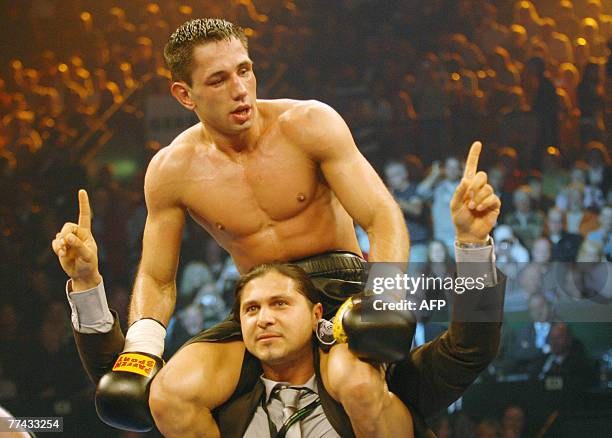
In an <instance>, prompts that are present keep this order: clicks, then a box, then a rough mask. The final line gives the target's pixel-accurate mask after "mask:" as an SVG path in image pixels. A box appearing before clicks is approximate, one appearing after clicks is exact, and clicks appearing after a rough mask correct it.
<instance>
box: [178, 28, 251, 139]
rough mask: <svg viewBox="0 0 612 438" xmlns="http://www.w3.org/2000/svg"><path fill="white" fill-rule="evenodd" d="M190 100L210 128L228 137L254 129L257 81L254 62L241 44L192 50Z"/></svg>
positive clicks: (209, 45)
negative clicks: (252, 127)
mask: <svg viewBox="0 0 612 438" xmlns="http://www.w3.org/2000/svg"><path fill="white" fill-rule="evenodd" d="M193 63H194V65H193V71H192V74H191V78H192V86H191V87H190V97H191V100H192V102H193V105H194V108H193V109H194V110H195V112H196V113H197V114H198V116H199V117H200V119H201V120H202V122H204V124H205V125H206V126H207V129H213V130H216V131H219V132H220V133H222V134H225V135H232V134H234V135H235V134H239V133H240V132H243V131H245V130H247V129H249V128H250V127H251V126H252V125H253V121H254V115H255V111H256V107H255V101H256V86H257V84H256V80H255V75H254V73H253V62H252V61H251V59H250V58H249V54H248V52H247V50H246V49H245V48H244V46H243V45H242V43H241V42H240V41H239V40H238V39H236V38H232V39H231V40H229V41H225V40H224V41H216V42H209V43H206V44H202V45H199V46H196V47H195V48H194V50H193Z"/></svg>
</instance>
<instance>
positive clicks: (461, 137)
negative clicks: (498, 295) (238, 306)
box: [0, 0, 612, 437]
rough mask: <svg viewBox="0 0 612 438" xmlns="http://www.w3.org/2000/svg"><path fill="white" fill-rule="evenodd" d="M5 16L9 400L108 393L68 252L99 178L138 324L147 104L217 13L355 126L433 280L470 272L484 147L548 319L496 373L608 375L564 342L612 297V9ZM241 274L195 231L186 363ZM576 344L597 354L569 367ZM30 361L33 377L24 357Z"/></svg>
mask: <svg viewBox="0 0 612 438" xmlns="http://www.w3.org/2000/svg"><path fill="white" fill-rule="evenodd" d="M0 4H1V6H2V8H3V11H4V13H3V15H2V17H1V18H0V22H1V23H2V26H3V27H2V29H3V30H2V32H3V33H4V34H5V36H6V37H8V39H10V40H11V41H14V44H11V46H10V47H6V48H3V51H2V53H1V54H0V117H1V118H2V123H0V181H1V182H2V188H3V190H2V193H3V199H4V201H3V202H2V203H0V209H1V213H2V214H1V215H0V231H1V233H0V237H1V240H0V256H1V258H2V260H3V263H2V266H1V267H0V273H1V278H0V287H1V288H2V291H3V292H2V300H1V302H0V306H1V307H0V403H6V402H7V401H11V400H13V401H14V400H19V399H21V400H44V399H49V400H51V399H53V400H57V399H58V398H60V399H61V398H62V397H64V398H70V397H91V387H90V385H89V384H88V383H87V381H86V378H85V376H84V375H83V374H82V373H81V372H80V367H79V365H78V358H77V355H76V352H75V350H74V347H73V344H72V342H71V335H70V324H69V315H68V307H67V305H66V303H65V298H64V297H63V296H62V292H61V289H63V288H64V282H65V277H64V275H63V273H62V272H61V270H60V267H59V265H58V263H57V262H56V260H55V256H54V254H53V253H52V251H51V248H50V242H51V240H52V237H53V236H54V235H55V233H56V232H57V231H58V230H59V227H60V226H61V225H62V224H63V223H64V222H65V221H67V220H74V218H76V213H77V212H76V207H77V201H76V193H77V189H78V188H81V187H85V188H87V189H88V191H89V193H90V197H91V203H92V206H93V209H94V221H93V232H94V236H95V237H96V239H97V241H98V246H99V251H100V262H101V265H102V268H101V270H102V272H103V275H104V278H105V284H106V288H107V293H108V295H109V301H110V304H111V307H113V308H115V309H117V310H118V311H119V314H120V317H121V318H122V322H123V326H124V327H125V324H126V318H127V306H128V302H129V295H130V288H131V281H132V280H133V278H134V274H135V270H136V268H137V264H138V259H139V254H140V245H141V242H140V241H141V237H142V231H143V227H144V220H145V217H146V208H145V206H144V201H143V176H144V169H146V164H147V162H148V160H149V159H150V157H151V156H152V155H153V154H154V153H155V152H156V151H157V150H159V148H160V147H163V146H165V145H163V144H160V143H159V142H156V141H152V140H150V139H149V137H148V136H147V134H146V132H145V131H146V127H145V116H146V108H145V104H144V102H145V100H146V98H147V97H148V96H155V95H168V83H169V82H168V81H169V73H168V71H167V70H166V68H165V66H164V64H163V60H162V56H161V55H162V48H163V45H164V44H165V41H166V39H167V37H168V36H169V34H170V33H171V32H172V31H173V30H174V29H175V28H176V27H177V26H178V25H180V24H181V23H183V22H184V21H186V20H188V19H190V18H192V17H196V16H217V17H224V18H227V19H230V20H232V21H235V22H237V23H239V24H240V25H241V26H242V27H244V28H245V29H246V32H247V35H248V36H249V51H250V55H251V58H252V59H253V60H254V62H255V72H256V75H257V78H258V95H259V97H261V98H280V97H287V98H295V99H317V100H321V101H323V102H325V103H328V104H330V105H331V106H333V107H334V108H336V109H337V110H338V111H339V112H340V113H341V114H342V116H343V117H344V118H345V120H346V121H347V123H348V125H349V126H350V128H351V131H352V133H353V136H354V138H355V141H356V143H357V145H358V147H359V148H360V150H361V151H362V152H363V154H364V155H365V156H366V157H367V158H368V159H369V161H370V162H371V163H372V164H373V165H374V167H375V168H376V170H377V171H378V172H379V173H380V175H381V177H382V178H383V179H384V180H385V182H386V184H387V185H388V187H389V189H390V191H391V192H392V194H393V195H394V196H395V197H396V199H397V201H398V203H399V204H400V206H401V208H402V210H403V212H404V215H405V218H406V222H407V224H408V227H409V231H410V235H411V242H412V244H411V254H410V259H411V262H412V267H411V269H413V271H420V272H424V273H429V274H434V275H443V274H445V273H448V272H450V271H451V270H452V258H453V256H454V250H453V242H454V227H453V225H452V222H451V217H450V210H449V201H450V198H451V196H452V193H453V192H454V190H455V188H456V187H457V185H458V183H459V181H460V178H461V175H462V172H463V170H462V166H463V163H462V160H461V159H462V158H463V157H464V156H465V153H466V151H467V148H468V146H469V144H470V143H471V142H472V141H473V140H476V139H479V140H482V141H483V142H484V144H485V153H484V154H483V156H482V159H481V167H482V168H483V169H485V170H487V172H488V175H489V181H490V183H491V185H492V186H493V187H494V189H495V191H496V193H497V194H498V195H499V196H500V198H501V199H502V203H503V204H502V214H501V217H500V220H499V223H498V225H497V227H496V229H495V230H494V233H493V238H494V239H495V242H496V252H497V254H496V256H497V260H498V261H499V262H500V267H501V269H502V270H503V271H504V272H505V273H506V274H507V275H508V293H507V298H506V311H507V312H524V313H525V314H526V315H528V317H527V320H528V321H527V322H525V323H524V324H522V325H518V326H517V327H514V328H512V329H508V330H505V335H504V345H503V346H502V354H501V356H500V359H499V360H498V362H497V364H496V367H497V368H496V370H497V371H495V372H494V373H497V374H499V370H503V371H504V373H505V374H508V373H514V374H517V373H518V374H525V375H527V376H528V378H530V379H534V380H536V381H545V380H546V378H547V376H548V375H549V374H551V373H553V372H556V371H555V370H557V367H556V366H553V365H559V367H560V368H563V365H564V364H565V365H566V367H571V366H577V367H578V368H576V369H578V370H579V372H578V371H577V372H574V371H575V369H574V368H570V371H571V372H570V373H569V374H568V375H575V374H579V375H580V379H581V380H580V383H579V385H578V386H579V387H580V388H583V389H584V388H587V387H589V386H592V385H594V384H595V374H596V373H595V372H594V371H593V370H594V369H596V367H595V362H592V358H593V356H594V355H596V354H599V353H601V351H590V352H588V353H589V354H587V352H585V349H584V348H582V349H581V348H578V347H575V346H576V345H580V341H579V340H578V339H576V342H569V341H568V342H565V343H564V342H561V344H563V345H564V346H563V348H562V349H561V350H559V349H557V350H555V348H554V346H553V344H554V341H553V339H554V336H555V334H556V333H557V331H559V332H562V333H561V334H560V335H559V336H560V337H563V336H566V337H571V332H570V329H569V327H568V326H567V325H565V324H563V323H557V322H556V321H558V320H560V319H563V318H562V317H561V316H560V313H562V312H561V311H560V310H559V309H560V307H559V306H560V303H561V304H562V303H564V302H569V303H570V305H571V303H572V302H577V301H579V300H581V299H588V300H595V301H597V302H602V303H606V302H607V303H609V302H610V301H611V299H612V272H610V263H607V264H606V263H598V262H604V261H606V260H608V261H612V190H611V185H612V161H611V157H610V146H609V145H610V140H611V138H610V134H609V132H610V130H609V129H608V125H609V124H610V123H612V120H610V116H609V115H608V112H607V111H606V109H607V107H609V103H610V102H611V101H612V80H610V78H611V77H612V76H611V75H612V63H610V62H609V57H610V47H609V44H608V41H609V40H611V39H612V15H611V14H612V2H609V1H606V0H574V1H573V2H572V1H570V0H541V1H533V2H531V1H516V2H509V1H501V0H469V1H468V0H406V1H400V0H388V1H385V2H375V1H369V0H342V1H334V2H329V1H324V0H304V1H297V0H295V1H291V0H231V1H221V0H218V1H207V2H196V1H191V0H183V1H178V0H165V1H163V2H155V1H147V0H133V1H130V2H117V1H113V0H103V1H99V0H98V1H95V0H64V1H62V2H61V7H60V6H59V4H58V2H54V1H51V0H29V1H23V2H12V1H8V0H3V1H1V2H0ZM117 145H118V147H121V148H125V149H126V151H127V150H130V151H132V153H133V152H134V151H137V152H136V154H137V156H138V160H139V162H138V165H137V166H136V171H134V172H133V173H132V174H131V175H130V177H129V178H128V179H119V178H118V176H117V175H118V169H117V168H116V167H113V166H111V165H108V164H106V163H103V162H101V161H100V160H98V159H97V154H98V153H99V152H100V151H101V150H104V148H110V147H113V146H115V147H117ZM357 231H358V233H359V235H360V237H361V239H360V242H361V243H362V249H363V250H364V253H365V254H367V251H368V243H367V238H366V236H365V235H364V233H363V230H360V229H358V230H357ZM559 266H560V267H561V268H559ZM237 276H238V274H237V271H236V269H235V267H234V266H233V264H232V262H231V259H229V258H228V257H227V254H225V252H224V251H223V250H221V249H220V248H219V247H218V246H217V244H216V243H215V242H214V241H212V240H211V239H210V238H209V237H207V235H206V234H205V232H204V231H203V230H201V229H200V228H199V227H198V226H197V225H196V224H195V223H193V222H189V223H188V225H187V226H186V228H185V234H184V239H183V249H182V253H181V262H180V267H179V275H178V278H177V285H178V297H177V312H176V314H175V315H174V317H173V318H172V320H171V322H170V325H169V327H168V338H167V346H166V355H167V356H170V355H171V354H172V353H173V352H174V351H176V349H178V347H180V345H181V344H182V343H183V342H184V341H185V340H186V339H188V338H189V337H190V336H192V335H193V334H195V333H197V332H198V331H200V330H201V329H202V328H205V327H209V326H211V325H213V324H215V323H216V322H218V321H219V320H221V319H223V318H224V317H225V315H226V314H227V312H228V309H229V307H230V306H231V302H232V300H233V297H232V295H231V294H232V285H233V283H234V281H235V280H236V278H237ZM560 284H571V285H572V287H563V288H561V287H560ZM572 300H573V301H572ZM553 315H556V317H555V316H553ZM425 328H426V329H427V330H425ZM420 329H421V330H420V332H419V333H420V340H421V342H422V341H426V340H429V339H430V338H431V337H432V336H435V333H439V331H440V330H436V328H435V326H434V325H433V324H430V323H428V321H427V318H426V317H425V318H424V319H423V320H422V321H421V325H420ZM430 329H431V330H430ZM572 339H574V337H572ZM566 344H567V345H569V347H568V346H567V345H566ZM571 346H573V347H571ZM570 347H571V348H572V352H574V351H575V350H580V351H581V353H580V351H579V352H578V353H576V354H579V355H580V360H576V361H573V360H572V361H570V364H569V365H567V363H568V362H567V361H566V360H565V358H567V357H569V356H570V355H568V354H567V353H566V350H563V349H567V351H569V349H570ZM607 347H608V348H610V347H612V342H611V343H609V345H608V346H607ZM555 351H556V352H555ZM15 357H20V358H25V359H26V360H25V361H24V362H22V363H24V364H25V365H20V366H19V367H14V366H12V365H11V363H13V358H15ZM598 357H599V356H598ZM589 361H591V362H589ZM600 362H601V360H600ZM576 363H578V364H579V365H575V364H576ZM602 363H603V362H602ZM551 370H553V371H551ZM559 372H561V371H559ZM563 372H564V373H566V372H568V371H567V369H565V370H564V371H563ZM64 408H65V406H64ZM518 411H521V415H524V414H523V413H522V410H521V407H519V406H514V407H509V408H508V410H506V411H504V413H503V416H502V413H501V412H500V417H499V418H500V422H498V421H497V420H492V419H486V420H484V421H483V422H481V423H480V424H477V425H476V426H474V427H473V431H472V432H470V433H472V434H473V436H483V437H484V436H498V437H501V436H504V437H511V436H512V437H514V436H521V435H520V434H515V435H512V434H510V432H503V431H505V430H506V429H507V427H506V426H505V424H506V416H507V415H508V416H512V415H514V416H515V417H516V416H518V415H519V414H518V413H517V412H518ZM508 412H509V413H508ZM508 421H509V420H508ZM451 423H452V424H451ZM501 425H504V426H503V427H502V426H501ZM439 426H440V430H439V434H440V436H450V435H448V434H447V435H444V431H443V430H444V428H447V429H448V433H450V431H451V429H453V428H455V427H458V426H457V425H456V422H455V420H454V419H453V421H451V422H449V419H448V418H441V419H440V424H439ZM451 426H452V427H451ZM466 427H467V426H466ZM481 429H483V430H484V429H487V430H490V431H491V430H492V431H493V432H491V433H489V434H488V435H487V434H486V433H485V432H483V433H480V432H479V430H481ZM453 436H472V435H462V434H459V435H458V434H455V435H453Z"/></svg>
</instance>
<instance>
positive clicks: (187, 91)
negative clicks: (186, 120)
mask: <svg viewBox="0 0 612 438" xmlns="http://www.w3.org/2000/svg"><path fill="white" fill-rule="evenodd" d="M170 92H171V93H172V95H173V96H174V97H175V98H176V100H178V101H179V103H180V104H181V105H183V106H184V107H185V108H187V109H188V110H189V111H193V110H194V109H195V107H196V105H195V102H194V101H193V100H192V99H191V87H190V86H189V85H187V83H185V82H183V81H177V82H173V83H172V85H171V86H170Z"/></svg>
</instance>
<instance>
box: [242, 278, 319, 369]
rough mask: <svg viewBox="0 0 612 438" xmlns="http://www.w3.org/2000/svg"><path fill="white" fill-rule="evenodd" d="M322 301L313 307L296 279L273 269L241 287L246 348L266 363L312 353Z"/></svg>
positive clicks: (278, 361) (269, 363) (287, 360)
mask: <svg viewBox="0 0 612 438" xmlns="http://www.w3.org/2000/svg"><path fill="white" fill-rule="evenodd" d="M321 313H322V308H321V304H315V305H314V306H313V307H311V305H310V303H309V302H308V300H307V299H306V297H305V296H304V295H302V294H301V293H300V292H298V291H297V285H296V283H295V281H294V280H293V279H291V278H289V277H285V276H284V275H282V274H279V273H278V272H274V271H271V272H269V273H267V274H265V275H263V276H261V277H257V278H255V279H253V280H251V281H250V282H249V283H247V285H246V286H245V287H244V288H243V289H242V292H241V303H240V325H241V328H242V337H243V339H244V345H245V346H246V349H247V350H248V351H249V352H250V353H251V354H252V355H253V356H255V357H256V358H258V359H259V360H261V361H262V363H264V364H267V365H282V364H285V363H287V364H288V363H291V362H294V361H297V360H300V359H301V358H303V357H306V355H308V354H310V350H311V348H312V347H311V339H312V332H313V329H314V328H315V327H316V324H317V321H318V320H319V318H320V317H321Z"/></svg>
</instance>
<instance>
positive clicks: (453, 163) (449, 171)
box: [444, 158, 461, 181]
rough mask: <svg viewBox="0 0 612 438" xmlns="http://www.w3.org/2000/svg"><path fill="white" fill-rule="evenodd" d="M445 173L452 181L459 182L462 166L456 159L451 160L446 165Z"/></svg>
mask: <svg viewBox="0 0 612 438" xmlns="http://www.w3.org/2000/svg"><path fill="white" fill-rule="evenodd" d="M444 173H445V174H446V178H447V179H448V180H450V181H457V180H458V179H459V178H461V164H460V163H459V160H457V159H456V158H449V159H447V160H446V162H445V163H444Z"/></svg>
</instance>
